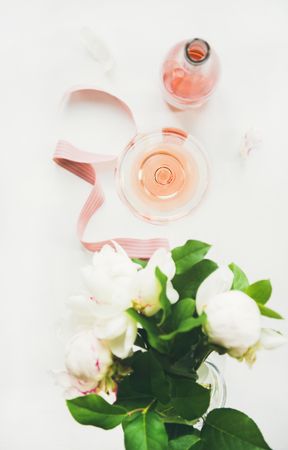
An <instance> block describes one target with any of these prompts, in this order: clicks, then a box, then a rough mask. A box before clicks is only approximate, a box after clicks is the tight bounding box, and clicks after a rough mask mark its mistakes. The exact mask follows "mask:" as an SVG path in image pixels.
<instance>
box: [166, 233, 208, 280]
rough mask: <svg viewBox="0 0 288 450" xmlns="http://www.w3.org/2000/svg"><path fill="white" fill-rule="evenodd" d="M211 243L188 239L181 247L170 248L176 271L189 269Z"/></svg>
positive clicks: (204, 253) (201, 256) (202, 256)
mask: <svg viewBox="0 0 288 450" xmlns="http://www.w3.org/2000/svg"><path fill="white" fill-rule="evenodd" d="M210 247H211V245H209V244H206V243H205V242H201V241H194V240H189V241H187V242H186V243H185V244H184V245H182V246H181V247H176V248H174V250H172V257H173V260H174V262H175V264H176V273H177V274H181V273H184V272H187V270H189V269H191V267H192V266H194V264H196V263H198V262H199V261H201V260H202V259H203V258H204V256H205V255H206V254H207V252H208V250H209V249H210Z"/></svg>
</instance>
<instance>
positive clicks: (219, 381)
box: [194, 360, 227, 429]
mask: <svg viewBox="0 0 288 450" xmlns="http://www.w3.org/2000/svg"><path fill="white" fill-rule="evenodd" d="M197 373H198V381H197V382H198V383H199V384H201V385H202V386H204V387H207V388H209V389H211V397H210V405H209V408H208V410H207V411H206V413H205V415H204V419H205V417H206V416H207V414H209V412H210V411H212V410H213V409H216V408H223V407H224V406H225V404H226V399H227V388H226V383H225V380H224V377H223V375H222V374H221V372H220V370H219V369H218V367H217V366H216V365H215V364H214V363H212V362H211V361H207V360H206V361H205V362H204V363H203V364H202V365H201V366H200V368H199V369H198V372H197ZM202 425H203V419H200V420H199V421H198V422H197V423H196V424H195V425H194V426H195V427H196V428H198V429H201V428H202Z"/></svg>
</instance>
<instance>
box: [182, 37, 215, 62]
mask: <svg viewBox="0 0 288 450" xmlns="http://www.w3.org/2000/svg"><path fill="white" fill-rule="evenodd" d="M185 54H186V58H187V60H188V61H189V62H190V63H193V64H200V63H202V62H203V61H205V60H206V59H207V58H208V57H209V54H210V46H209V44H208V42H206V41H204V40H203V39H198V38H196V39H193V41H191V42H188V44H187V45H186V49H185Z"/></svg>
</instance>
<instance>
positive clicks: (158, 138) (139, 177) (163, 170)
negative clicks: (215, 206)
mask: <svg viewBox="0 0 288 450" xmlns="http://www.w3.org/2000/svg"><path fill="white" fill-rule="evenodd" d="M208 179H209V170H208V164H207V159H206V157H205V155H204V152H203V150H202V148H201V146H200V144H199V143H198V142H197V141H196V139H194V138H193V137H192V136H190V135H189V134H187V133H185V132H184V131H182V130H178V129H175V128H164V129H162V130H159V131H155V132H151V133H148V134H139V135H136V137H135V138H134V139H133V140H132V141H131V142H130V143H129V144H128V146H127V147H126V148H125V149H124V151H123V152H122V154H121V155H120V157H119V159H118V164H117V167H116V182H117V187H118V192H119V194H120V197H121V199H122V200H123V201H124V203H125V204H126V205H127V206H128V207H129V208H130V209H131V210H132V212H133V213H134V214H136V215H137V216H138V217H140V218H142V219H144V220H147V221H149V222H153V223H165V222H168V221H171V220H175V219H179V218H181V217H183V216H186V215H187V214H189V213H190V212H191V211H192V209H194V208H195V207H196V206H197V205H198V203H199V202H200V200H201V199H202V197H203V195H204V193H205V191H206V188H207V185H208Z"/></svg>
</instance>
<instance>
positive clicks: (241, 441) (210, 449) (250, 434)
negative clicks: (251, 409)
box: [201, 408, 271, 450]
mask: <svg viewBox="0 0 288 450" xmlns="http://www.w3.org/2000/svg"><path fill="white" fill-rule="evenodd" d="M201 438H202V439H203V441H204V450H220V449H221V450H262V449H270V447H269V446H268V445H267V443H266V442H265V440H264V438H263V436H262V434H261V432H260V430H259V428H258V427H257V425H256V423H255V422H254V421H253V420H252V419H250V417H248V416H246V414H244V413H242V412H240V411H236V410H235V409H230V408H220V409H214V410H213V411H211V412H210V413H209V414H208V416H207V417H206V419H205V423H204V426H203V428H202V431H201ZM270 450H271V449H270Z"/></svg>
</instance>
